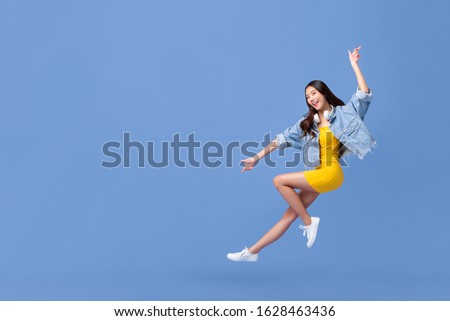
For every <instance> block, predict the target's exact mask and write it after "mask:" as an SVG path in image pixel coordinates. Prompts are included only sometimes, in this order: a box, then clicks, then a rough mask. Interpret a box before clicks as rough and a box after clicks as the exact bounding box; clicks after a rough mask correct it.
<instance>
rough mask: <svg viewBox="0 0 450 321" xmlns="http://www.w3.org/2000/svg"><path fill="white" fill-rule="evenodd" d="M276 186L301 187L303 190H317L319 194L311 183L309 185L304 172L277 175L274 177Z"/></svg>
mask: <svg viewBox="0 0 450 321" xmlns="http://www.w3.org/2000/svg"><path fill="white" fill-rule="evenodd" d="M273 183H274V184H275V187H277V188H278V187H280V186H289V187H292V188H299V189H301V190H303V191H308V192H315V193H317V194H319V193H318V192H317V191H316V190H315V189H314V188H313V187H312V186H311V185H309V183H308V181H307V180H306V177H305V175H304V174H303V172H295V173H286V174H280V175H277V176H275V178H274V179H273Z"/></svg>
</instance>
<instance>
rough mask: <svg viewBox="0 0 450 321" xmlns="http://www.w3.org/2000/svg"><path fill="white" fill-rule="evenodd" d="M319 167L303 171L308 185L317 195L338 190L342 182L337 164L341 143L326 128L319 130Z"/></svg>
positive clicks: (342, 174)
mask: <svg viewBox="0 0 450 321" xmlns="http://www.w3.org/2000/svg"><path fill="white" fill-rule="evenodd" d="M319 132H320V133H319V145H320V165H319V166H317V167H316V168H315V169H313V170H309V171H304V172H303V173H304V174H305V178H306V180H307V181H308V183H309V184H310V185H311V186H312V187H313V188H314V189H315V190H316V191H317V192H319V193H326V192H330V191H332V190H335V189H338V188H339V187H340V186H341V185H342V183H343V182H344V172H343V170H342V168H341V165H340V164H339V147H340V144H341V142H340V141H339V140H338V139H337V138H336V137H335V136H334V135H333V132H332V131H331V130H330V128H329V127H328V126H325V127H321V128H319Z"/></svg>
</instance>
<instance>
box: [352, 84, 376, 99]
mask: <svg viewBox="0 0 450 321" xmlns="http://www.w3.org/2000/svg"><path fill="white" fill-rule="evenodd" d="M356 98H358V99H360V100H366V99H371V98H372V90H370V88H369V92H368V93H366V92H364V91H362V90H361V89H359V87H357V88H356Z"/></svg>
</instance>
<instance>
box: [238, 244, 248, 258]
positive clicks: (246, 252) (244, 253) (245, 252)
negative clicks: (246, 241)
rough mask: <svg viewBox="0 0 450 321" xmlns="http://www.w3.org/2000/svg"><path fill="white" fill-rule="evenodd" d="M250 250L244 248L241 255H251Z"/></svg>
mask: <svg viewBox="0 0 450 321" xmlns="http://www.w3.org/2000/svg"><path fill="white" fill-rule="evenodd" d="M249 253H250V252H249V251H248V248H247V247H246V246H244V249H243V250H242V251H241V252H240V253H239V255H240V256H248V255H249Z"/></svg>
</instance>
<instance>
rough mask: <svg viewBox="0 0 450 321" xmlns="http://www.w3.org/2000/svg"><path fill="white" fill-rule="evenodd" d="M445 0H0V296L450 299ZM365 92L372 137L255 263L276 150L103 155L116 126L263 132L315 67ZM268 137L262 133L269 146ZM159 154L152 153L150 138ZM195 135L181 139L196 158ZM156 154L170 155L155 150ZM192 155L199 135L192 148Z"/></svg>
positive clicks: (149, 133) (296, 108) (277, 200)
mask: <svg viewBox="0 0 450 321" xmlns="http://www.w3.org/2000/svg"><path fill="white" fill-rule="evenodd" d="M449 10H450V5H449V4H448V2H447V1H443V0H441V1H436V0H429V1H388V0H381V1H356V0H339V1H331V0H310V1H304V0H297V1H293V0H285V1H261V0H258V1H256V0H252V1H250V0H249V1H236V0H231V1H209V0H202V1H200V0H195V1H194V0H191V1H181V0H164V1H163V0H158V1H156V0H148V1H143V0H133V1H119V0H115V1H113V0H111V1H82V0H77V1H75V0H73V1H58V0H54V1H49V0H46V1H20V0H17V1H1V2H0V43H1V47H0V88H1V89H0V105H1V118H0V122H1V125H0V130H1V136H0V137H1V146H2V157H1V168H0V178H1V182H2V184H1V195H2V196H1V202H0V215H1V216H0V217H1V220H0V299H2V300H450V274H449V271H450V254H449V253H450V251H449V245H450V233H449V226H450V209H449V206H448V201H449V198H450V193H449V191H450V189H449V188H448V182H449V179H450V175H449V174H448V170H447V168H448V163H447V162H448V161H449V156H450V152H449V150H448V147H449V144H448V140H447V139H448V137H449V136H448V129H447V126H448V120H447V118H448V115H447V108H448V99H447V97H448V92H449V91H448V84H449V82H448V75H449V72H450V69H449V66H450V64H449V60H448V50H449V43H448V40H447V38H448V31H449V30H450V23H449V20H448V12H449ZM358 45H363V48H362V50H361V55H362V57H361V60H360V65H361V68H362V70H363V72H364V75H365V76H366V80H367V82H368V84H369V87H370V88H371V89H372V91H373V93H374V98H373V102H372V105H371V107H370V109H369V112H368V114H367V117H366V124H367V126H368V127H369V129H370V130H371V132H372V134H373V135H374V136H375V137H376V138H377V140H378V146H377V148H376V149H375V150H374V153H373V154H368V156H367V157H366V158H365V159H364V160H363V161H361V160H359V159H358V158H357V157H356V156H353V157H351V158H350V159H349V165H350V166H349V167H346V168H345V169H344V173H345V182H344V184H343V186H342V187H341V188H340V189H338V190H337V191H333V192H331V193H326V194H322V195H320V196H319V197H318V199H317V200H316V201H315V203H313V205H312V206H311V207H310V208H309V212H310V213H311V214H312V215H315V216H320V217H321V218H322V223H321V228H320V231H319V235H318V239H317V242H316V244H315V245H314V247H313V248H312V249H307V248H306V238H304V237H303V236H302V235H301V231H300V230H299V229H298V225H299V224H300V222H299V221H297V222H295V223H294V224H293V225H292V226H291V229H289V230H288V231H287V233H286V234H285V235H284V236H283V237H282V238H281V239H280V240H279V241H278V242H276V243H274V244H273V245H271V246H270V247H268V248H266V249H264V250H263V251H262V252H261V254H260V261H259V262H258V263H257V264H238V263H234V262H230V261H228V260H227V259H226V257H225V255H226V253H227V252H231V251H240V250H241V249H242V248H243V246H245V245H246V246H251V245H252V244H253V243H254V242H255V241H256V240H257V239H258V238H259V237H261V236H262V235H263V234H264V233H265V232H266V231H267V230H268V228H270V227H271V226H272V225H273V224H274V223H275V222H276V221H277V220H278V219H279V218H280V217H281V215H282V214H283V213H284V211H285V210H286V208H287V204H286V203H285V201H284V200H283V199H282V197H281V196H280V195H279V194H278V192H277V191H276V189H275V188H274V186H273V183H272V179H273V177H274V176H276V175H278V174H281V173H286V172H292V171H301V170H304V169H305V168H304V167H303V165H302V164H301V165H299V166H297V168H286V167H285V166H284V163H283V160H284V159H287V158H289V157H291V156H292V155H293V154H292V153H293V152H294V151H293V150H292V149H290V150H289V151H288V152H287V153H286V154H285V156H280V155H278V152H274V153H273V154H272V155H271V159H272V160H274V161H276V163H277V164H278V166H276V167H269V166H266V165H264V164H260V165H258V166H257V167H256V168H255V169H254V170H253V171H250V172H246V173H244V174H241V168H240V167H239V160H240V159H242V158H244V156H243V155H242V154H241V152H240V151H239V150H238V149H235V150H234V151H233V154H232V156H233V160H232V164H233V166H231V167H226V166H225V165H222V166H219V167H217V168H207V167H205V166H200V167H199V168H194V167H192V166H189V165H188V166H186V167H185V168H181V167H178V166H176V165H175V164H174V163H173V162H172V161H171V162H170V164H169V166H167V167H165V168H159V169H156V168H153V167H150V166H148V165H147V166H145V168H138V166H137V160H138V159H137V150H136V149H133V150H132V155H131V156H132V159H131V163H132V166H131V168H123V166H119V167H117V168H112V169H107V168H104V167H102V166H101V163H102V162H103V161H105V160H106V161H111V158H109V157H106V156H105V155H104V154H103V153H102V146H103V144H104V143H105V142H108V141H118V142H121V141H122V138H123V137H122V136H123V133H124V132H129V133H130V134H131V138H132V140H135V141H140V142H143V143H145V142H147V141H153V142H155V145H156V146H157V147H158V146H160V143H161V142H163V141H170V140H171V139H172V138H173V136H174V135H175V134H176V133H179V134H180V138H181V139H183V140H186V139H187V136H188V135H189V134H190V133H194V134H195V138H196V139H197V140H198V141H199V142H201V144H205V143H206V142H208V141H217V142H219V143H220V144H221V145H223V146H226V145H227V144H229V143H230V142H232V141H238V142H245V141H256V142H260V141H262V139H263V137H264V135H265V134H267V133H270V135H271V137H274V136H275V134H277V133H279V132H281V131H282V130H284V129H285V128H287V127H288V126H291V125H292V124H294V123H295V121H297V120H298V118H299V117H300V116H301V115H303V114H304V113H305V112H306V110H307V108H306V104H305V100H304V92H303V89H304V86H305V84H306V83H307V82H309V81H310V80H312V79H322V80H323V81H325V82H326V83H327V84H328V85H329V86H330V88H331V89H332V90H333V91H334V92H335V93H336V95H337V96H339V97H340V98H341V99H343V100H344V101H348V100H349V99H350V97H351V95H352V94H353V92H354V91H355V90H356V80H355V77H354V74H353V71H352V69H351V67H350V64H349V62H348V54H347V50H348V49H352V48H354V47H356V46H358ZM258 150H259V149H253V151H255V152H256V151H258ZM156 153H157V154H158V153H160V149H158V148H157V150H156ZM185 154H186V153H184V154H183V153H182V156H183V157H186V155H185ZM158 155H160V154H158ZM196 157H197V159H201V150H196Z"/></svg>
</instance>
